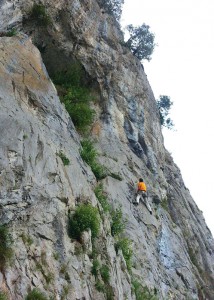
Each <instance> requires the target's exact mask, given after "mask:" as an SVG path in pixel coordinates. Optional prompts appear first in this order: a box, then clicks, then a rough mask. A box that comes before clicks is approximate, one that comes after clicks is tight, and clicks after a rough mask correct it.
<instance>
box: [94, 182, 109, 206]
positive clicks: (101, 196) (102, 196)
mask: <svg viewBox="0 0 214 300" xmlns="http://www.w3.org/2000/svg"><path fill="white" fill-rule="evenodd" d="M94 193H95V195H96V197H97V199H98V201H99V202H100V204H101V206H102V208H103V210H104V212H107V211H109V210H110V205H109V203H108V201H107V197H106V195H105V193H104V192H103V185H102V183H100V184H98V185H97V186H96V188H95V190H94Z"/></svg>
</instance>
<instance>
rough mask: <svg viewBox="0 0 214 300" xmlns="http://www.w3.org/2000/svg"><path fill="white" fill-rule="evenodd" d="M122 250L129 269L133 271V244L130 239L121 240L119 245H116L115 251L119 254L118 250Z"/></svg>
mask: <svg viewBox="0 0 214 300" xmlns="http://www.w3.org/2000/svg"><path fill="white" fill-rule="evenodd" d="M119 249H121V251H122V253H123V257H124V259H125V261H126V265H127V269H128V270H129V271H131V268H132V254H133V250H132V242H131V240H130V239H128V238H120V239H119V240H118V241H117V243H116V244H115V250H116V252H118V250H119Z"/></svg>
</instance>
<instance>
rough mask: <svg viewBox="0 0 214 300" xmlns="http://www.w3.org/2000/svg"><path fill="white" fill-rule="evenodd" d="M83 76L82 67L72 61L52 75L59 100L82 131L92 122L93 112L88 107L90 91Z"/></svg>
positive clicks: (90, 99)
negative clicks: (69, 64) (64, 69)
mask: <svg viewBox="0 0 214 300" xmlns="http://www.w3.org/2000/svg"><path fill="white" fill-rule="evenodd" d="M84 76H85V74H84V72H83V68H82V66H81V65H80V63H78V62H75V63H73V64H72V65H71V66H70V67H69V68H68V70H66V71H62V72H58V73H55V74H54V75H53V82H54V83H55V84H56V85H57V86H58V91H59V92H60V94H61V97H60V98H61V101H62V102H63V103H64V105H65V108H66V110H67V111H68V113H69V115H70V117H71V119H72V121H73V123H74V125H75V126H76V128H77V129H78V130H79V131H80V132H82V133H85V132H86V131H87V129H88V128H89V126H90V125H91V124H92V123H93V120H94V114H95V111H94V110H93V109H91V107H90V102H91V101H92V97H91V91H90V89H89V88H88V87H86V84H85V82H84ZM59 87H61V88H59Z"/></svg>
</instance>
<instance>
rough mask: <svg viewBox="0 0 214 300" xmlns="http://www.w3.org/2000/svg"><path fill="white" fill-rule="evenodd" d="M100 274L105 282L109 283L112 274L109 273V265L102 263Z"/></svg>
mask: <svg viewBox="0 0 214 300" xmlns="http://www.w3.org/2000/svg"><path fill="white" fill-rule="evenodd" d="M100 275H101V277H102V280H103V281H104V282H105V283H108V282H109V280H110V274H109V267H108V266H107V265H102V266H101V268H100Z"/></svg>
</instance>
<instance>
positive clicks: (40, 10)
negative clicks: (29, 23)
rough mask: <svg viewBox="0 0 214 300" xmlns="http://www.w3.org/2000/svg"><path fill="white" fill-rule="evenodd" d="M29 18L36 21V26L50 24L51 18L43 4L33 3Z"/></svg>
mask: <svg viewBox="0 0 214 300" xmlns="http://www.w3.org/2000/svg"><path fill="white" fill-rule="evenodd" d="M30 19H32V20H34V21H36V24H37V25H38V26H45V27H46V26H48V25H50V24H51V19H50V17H49V16H48V14H47V13H46V9H45V6H44V5H42V4H36V3H34V5H33V7H32V10H31V12H30Z"/></svg>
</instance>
